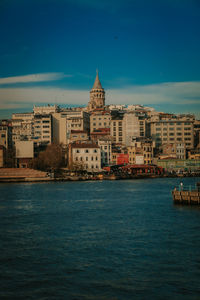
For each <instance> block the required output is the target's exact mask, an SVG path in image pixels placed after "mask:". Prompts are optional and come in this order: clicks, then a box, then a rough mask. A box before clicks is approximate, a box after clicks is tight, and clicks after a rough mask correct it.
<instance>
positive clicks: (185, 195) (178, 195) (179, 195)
mask: <svg viewBox="0 0 200 300" xmlns="http://www.w3.org/2000/svg"><path fill="white" fill-rule="evenodd" d="M172 196H173V201H174V203H176V204H188V205H200V191H199V190H198V189H197V190H191V191H177V190H176V189H174V190H173V191H172Z"/></svg>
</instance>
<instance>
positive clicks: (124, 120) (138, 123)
mask: <svg viewBox="0 0 200 300" xmlns="http://www.w3.org/2000/svg"><path fill="white" fill-rule="evenodd" d="M110 134H111V136H112V137H113V141H114V143H117V144H118V143H119V144H123V145H126V146H130V145H131V143H132V141H134V139H135V138H136V137H145V135H146V120H145V118H144V116H143V115H140V114H137V113H135V112H124V111H118V112H115V113H112V119H111V126H110Z"/></svg>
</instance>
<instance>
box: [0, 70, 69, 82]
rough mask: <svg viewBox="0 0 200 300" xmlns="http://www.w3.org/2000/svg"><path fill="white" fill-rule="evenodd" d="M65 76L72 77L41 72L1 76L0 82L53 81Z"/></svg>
mask: <svg viewBox="0 0 200 300" xmlns="http://www.w3.org/2000/svg"><path fill="white" fill-rule="evenodd" d="M64 77H71V75H64V73H39V74H29V75H24V76H14V77H4V78H0V84H15V83H30V82H42V81H53V80H59V79H62V78H64Z"/></svg>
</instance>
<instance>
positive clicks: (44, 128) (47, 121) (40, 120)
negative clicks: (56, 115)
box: [33, 114, 52, 146]
mask: <svg viewBox="0 0 200 300" xmlns="http://www.w3.org/2000/svg"><path fill="white" fill-rule="evenodd" d="M51 122H52V118H51V115H48V114H44V115H41V114H38V115H35V116H34V123H33V132H34V137H33V140H34V142H35V144H37V145H38V146H39V145H41V144H43V145H44V144H45V145H47V144H51V142H52V125H51Z"/></svg>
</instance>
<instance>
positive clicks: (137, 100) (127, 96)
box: [0, 81, 200, 113]
mask: <svg viewBox="0 0 200 300" xmlns="http://www.w3.org/2000/svg"><path fill="white" fill-rule="evenodd" d="M88 101H89V89H88V91H87V90H78V89H77V90H70V89H64V88H54V87H31V88H16V87H15V88H0V103H1V104H0V108H1V109H3V108H4V109H5V108H10V107H13V109H14V108H15V107H19V106H20V105H21V107H24V106H26V107H27V106H29V107H30V106H33V105H34V104H39V103H55V104H75V105H87V103H88ZM106 104H143V105H152V106H153V105H162V107H165V111H166V112H167V111H168V107H169V106H170V109H171V110H173V106H176V110H177V106H178V107H179V108H180V111H179V112H180V113H181V112H186V111H187V112H188V113H189V112H193V113H198V112H199V111H200V82H198V81H197V82H167V83H162V84H154V85H132V86H127V87H123V88H118V89H111V90H106ZM179 108H178V110H179ZM174 112H175V111H174ZM176 112H177V111H176Z"/></svg>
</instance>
